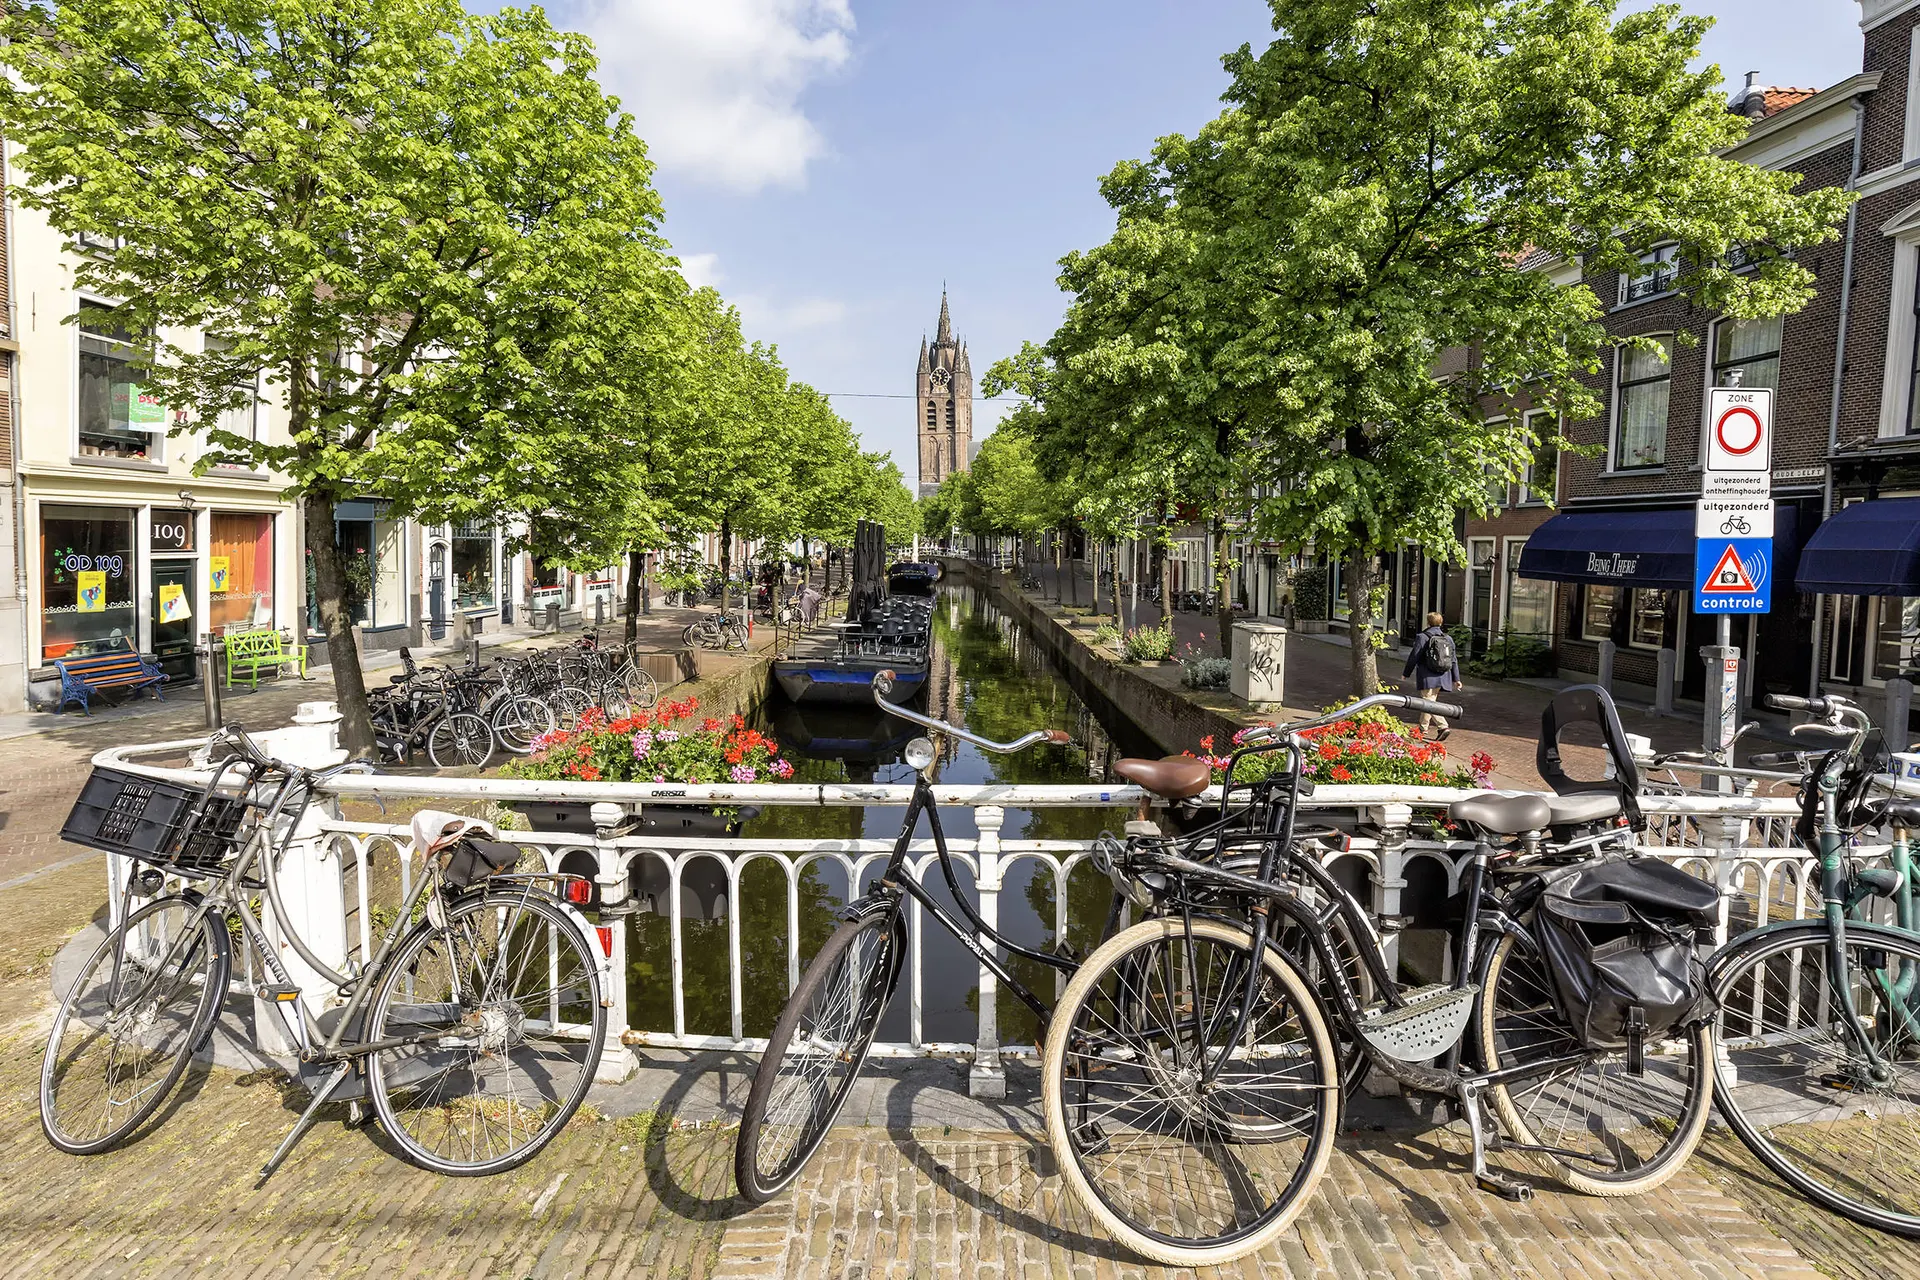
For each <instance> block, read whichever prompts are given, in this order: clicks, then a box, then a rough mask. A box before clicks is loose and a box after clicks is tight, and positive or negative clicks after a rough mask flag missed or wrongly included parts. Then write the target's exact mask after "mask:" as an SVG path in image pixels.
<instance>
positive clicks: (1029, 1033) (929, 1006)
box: [628, 587, 1157, 1043]
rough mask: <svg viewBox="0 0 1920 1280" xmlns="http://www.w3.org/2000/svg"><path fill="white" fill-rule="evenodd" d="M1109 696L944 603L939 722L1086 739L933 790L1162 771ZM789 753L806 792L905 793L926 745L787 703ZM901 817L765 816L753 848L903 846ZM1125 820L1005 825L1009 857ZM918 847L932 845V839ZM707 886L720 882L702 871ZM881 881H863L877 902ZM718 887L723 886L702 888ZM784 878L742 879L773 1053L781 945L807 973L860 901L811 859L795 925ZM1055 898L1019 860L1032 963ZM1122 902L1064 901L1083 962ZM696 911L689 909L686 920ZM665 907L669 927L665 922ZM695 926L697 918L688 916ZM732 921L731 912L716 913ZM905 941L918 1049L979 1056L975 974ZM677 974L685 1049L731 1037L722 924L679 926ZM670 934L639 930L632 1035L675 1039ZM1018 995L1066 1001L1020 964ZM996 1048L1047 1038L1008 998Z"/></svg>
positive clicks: (749, 979) (1095, 892) (1054, 818)
mask: <svg viewBox="0 0 1920 1280" xmlns="http://www.w3.org/2000/svg"><path fill="white" fill-rule="evenodd" d="M1098 699H1099V696H1098V695H1097V694H1095V693H1091V692H1088V693H1086V694H1084V695H1083V694H1082V693H1080V692H1076V690H1075V689H1074V688H1073V687H1072V685H1071V684H1070V682H1069V679H1068V677H1067V675H1066V674H1065V673H1063V672H1061V671H1060V670H1058V669H1057V668H1055V667H1054V666H1053V665H1052V663H1051V662H1049V661H1048V660H1047V658H1046V655H1045V653H1044V651H1043V650H1042V649H1041V648H1040V647H1039V646H1038V645H1036V644H1034V643H1033V642H1032V641H1031V640H1030V639H1029V638H1028V637H1027V636H1026V634H1025V633H1024V632H1022V631H1021V630H1020V629H1019V628H1018V627H1017V626H1015V625H1014V623H1013V621H1012V620H1011V619H1010V618H1008V617H1006V616H1005V615H1003V614H1001V613H1000V612H999V611H998V610H996V609H994V608H993V607H992V606H991V605H990V604H989V603H988V602H987V601H986V600H984V599H982V598H980V597H979V596H977V595H975V594H974V592H973V591H972V590H971V589H969V588H966V587H953V588H948V589H946V590H944V591H943V592H942V593H941V600H940V602H939V605H938V607H936V609H935V610H934V654H933V661H932V669H931V671H930V672H929V677H928V696H927V704H926V707H927V711H928V714H930V715H934V716H937V717H939V718H941V719H944V720H947V721H949V722H951V723H954V724H959V725H963V726H965V727H967V728H969V729H971V730H973V731H974V732H975V733H978V734H980V735H981V736H983V737H987V738H992V739H995V740H998V741H1005V740H1008V739H1011V738H1015V737H1018V736H1020V735H1021V734H1023V733H1025V732H1027V731H1028V730H1029V729H1034V728H1062V729H1066V730H1067V731H1068V732H1069V733H1071V734H1072V735H1073V737H1074V741H1073V743H1072V744H1070V745H1068V746H1050V745H1043V746H1038V747H1034V748H1032V749H1030V750H1028V751H1024V752H1022V753H1020V754H1019V755H1015V756H1000V755H993V754H990V753H985V752H981V751H978V750H976V749H975V748H973V747H970V746H967V745H965V744H964V743H957V742H955V741H953V740H952V739H951V738H944V737H943V738H941V739H940V740H939V747H940V758H939V760H938V762H937V763H936V764H935V765H934V775H935V778H934V780H935V781H936V782H944V783H955V784H970V783H988V782H1005V783H1076V782H1078V783H1084V782H1086V781H1088V780H1090V779H1093V780H1097V779H1100V778H1103V777H1106V776H1107V771H1108V766H1109V765H1110V763H1111V761H1112V760H1113V759H1114V758H1116V757H1117V756H1119V755H1123V754H1157V753H1156V752H1155V751H1154V749H1153V747H1152V744H1151V743H1150V742H1148V741H1147V740H1146V739H1145V738H1144V736H1143V735H1141V734H1140V733H1139V732H1138V730H1136V729H1134V728H1133V726H1132V725H1131V724H1129V723H1127V722H1126V721H1125V720H1124V719H1122V718H1121V717H1119V716H1118V715H1117V714H1115V713H1113V712H1112V710H1111V709H1110V708H1106V707H1102V708H1100V709H1098V710H1096V709H1095V707H1094V706H1093V705H1090V700H1093V701H1097V700H1098ZM756 727H757V728H759V729H761V730H762V732H765V733H767V734H769V735H771V736H772V737H774V738H775V739H776V740H777V741H778V742H779V743H780V744H781V747H782V750H783V752H784V754H785V755H786V756H787V758H788V759H789V760H791V761H792V762H793V764H794V769H795V772H794V780H795V781H797V782H855V783H867V782H901V783H906V782H911V781H912V771H911V770H910V769H908V768H907V766H906V765H905V764H904V763H902V761H901V758H900V753H901V749H902V748H903V747H904V745H905V743H906V741H907V739H908V738H910V737H912V736H913V734H914V732H915V731H914V729H913V728H912V726H909V725H907V724H905V722H903V721H899V720H896V719H894V718H892V717H890V716H886V715H885V714H883V713H881V712H879V711H878V710H877V709H876V710H874V711H873V712H871V713H866V712H861V711H859V710H857V709H852V708H845V707H837V708H820V709H816V708H812V707H806V708H802V707H798V706H795V705H794V704H792V703H789V702H786V701H785V700H784V699H783V698H782V697H781V696H780V694H779V693H778V691H776V692H775V693H774V695H773V703H772V705H770V706H769V707H768V708H766V709H765V710H764V711H763V713H762V715H761V717H760V722H759V723H758V724H757V725H756ZM902 817H903V810H902V809H900V808H898V807H891V806H868V807H866V808H838V809H818V808H777V807H775V808H769V809H767V810H766V811H765V812H764V813H763V814H761V816H759V817H758V818H756V819H754V820H753V822H752V823H751V824H749V826H748V829H747V834H749V835H751V836H759V837H765V838H828V839H835V838H838V839H855V838H861V837H865V838H869V839H882V840H891V839H892V838H893V837H894V836H895V835H897V834H898V832H899V830H900V822H901V819H902ZM941 820H942V823H943V825H944V827H945V830H946V832H947V834H948V835H949V836H950V837H953V838H955V839H965V838H971V837H972V836H974V835H975V834H976V829H975V826H974V823H973V814H972V811H971V810H969V809H964V808H951V809H943V810H942V811H941ZM1124 820H1125V814H1124V812H1123V811H1122V810H1120V809H1113V810H1107V811H1093V810H1086V809H1034V810H1026V809H1008V810H1007V811H1006V818H1005V821H1004V823H1003V824H1002V826H1001V836H1002V838H1003V839H1033V840H1066V839H1084V838H1086V837H1088V836H1092V835H1095V834H1097V833H1098V832H1099V831H1100V830H1101V829H1102V828H1103V827H1105V828H1109V829H1114V830H1117V829H1118V828H1119V825H1120V823H1121V822H1123V821H1124ZM920 835H921V836H922V838H924V837H925V835H926V824H925V823H924V821H923V822H922V824H921V830H920ZM955 862H956V866H955V870H956V873H957V875H958V876H959V877H960V885H961V888H962V890H963V891H964V892H966V893H967V894H968V895H969V897H970V898H971V896H972V893H973V883H972V876H971V873H970V870H969V868H968V867H967V865H966V863H965V862H964V861H963V860H961V859H958V858H956V860H955ZM695 865H696V866H699V867H701V869H703V870H705V869H706V868H707V867H710V866H711V867H713V868H714V869H716V870H717V869H718V868H717V864H714V863H707V862H706V861H705V860H703V862H702V863H700V864H695ZM928 872H929V883H930V884H932V885H933V887H934V890H935V897H936V898H937V899H938V900H939V901H940V902H941V904H942V905H943V906H951V905H952V895H951V893H950V892H949V891H948V889H947V887H946V885H945V884H944V882H943V881H942V880H941V877H940V875H939V872H938V870H937V869H936V868H935V867H932V866H930V867H929V868H928ZM877 874H878V866H875V867H872V868H870V869H869V871H868V872H867V874H866V875H865V876H863V878H862V884H861V886H860V887H861V888H865V887H866V886H867V885H868V884H869V883H871V881H872V879H873V878H874V876H875V875H877ZM708 875H709V877H710V876H711V872H710V871H709V872H708ZM786 883H787V873H786V871H785V869H784V868H783V867H782V866H781V865H780V864H779V863H778V862H776V861H775V860H773V859H769V858H756V859H754V860H752V861H750V862H749V863H748V864H747V865H746V867H745V868H744V870H743V871H742V873H741V912H740V916H741V918H740V922H739V924H740V948H741V993H742V998H743V1007H744V1010H745V1027H744V1029H745V1032H746V1034H747V1035H750V1036H764V1035H766V1034H767V1033H768V1031H769V1030H771V1028H772V1026H773V1020H774V1018H775V1016H776V1015H777V1014H778V1013H779V1010H780V1006H781V1004H782V1003H784V1001H785V998H786V992H787V989H788V985H789V984H788V974H787V939H788V937H789V934H790V932H791V930H792V929H793V928H794V927H795V926H796V924H797V927H798V930H799V936H800V954H801V964H802V965H803V966H804V965H805V963H806V960H807V959H808V958H809V957H810V956H811V955H812V954H813V952H814V951H815V950H816V949H817V948H818V947H819V946H820V944H821V942H822V941H824V940H825V938H826V936H827V934H828V933H830V932H831V931H832V929H833V927H834V925H835V923H836V920H835V913H836V912H837V911H838V910H839V908H840V906H841V905H842V904H843V903H844V902H845V901H846V900H847V898H848V896H849V886H848V884H847V874H846V870H845V868H844V866H843V865H842V864H841V863H840V862H839V861H838V860H836V859H832V858H828V859H816V860H815V861H812V862H810V863H808V864H807V866H806V867H805V868H804V869H803V870H802V871H801V873H800V875H799V879H798V889H799V893H798V911H797V912H796V913H795V915H794V916H793V917H790V916H789V914H788V911H787V899H786ZM1058 894H1059V886H1058V885H1057V884H1056V882H1055V876H1054V874H1053V871H1052V868H1050V867H1048V866H1046V865H1044V864H1040V863H1036V862H1035V861H1033V860H1031V859H1025V858H1023V859H1021V860H1019V861H1017V862H1014V863H1013V864H1011V866H1010V867H1008V868H1007V870H1006V872H1005V875H1004V877H1003V885H1002V890H1001V894H1000V924H1001V928H1002V930H1003V931H1004V932H1005V933H1006V934H1007V935H1008V936H1009V937H1011V938H1013V939H1015V940H1016V941H1019V942H1021V943H1023V944H1025V945H1028V946H1033V947H1036V948H1038V949H1043V950H1044V949H1047V948H1050V947H1052V946H1054V945H1055V944H1056V942H1057V941H1058V939H1057V937H1056V924H1057V921H1058V918H1059V915H1058V902H1059V899H1058ZM1110 894H1111V889H1110V887H1109V886H1108V884H1107V882H1106V881H1105V879H1104V878H1102V877H1101V876H1099V875H1098V874H1097V873H1096V872H1094V871H1093V870H1092V869H1091V868H1089V867H1085V866H1082V867H1080V868H1077V869H1076V871H1075V872H1074V874H1073V875H1072V876H1071V878H1070V879H1069V882H1068V885H1067V894H1066V898H1067V910H1066V941H1067V943H1068V945H1069V946H1071V947H1072V948H1074V949H1075V951H1076V952H1077V953H1078V954H1081V955H1084V954H1086V952H1087V951H1089V950H1091V948H1092V947H1093V945H1094V944H1095V943H1096V942H1097V940H1098V934H1099V930H1100V928H1101V926H1102V925H1103V924H1104V922H1105V920H1106V916H1107V908H1108V904H1109V898H1110ZM685 903H686V899H685V898H684V897H683V904H685ZM666 905H667V904H665V903H662V904H661V907H662V910H663V911H664V909H665V908H666ZM683 909H685V910H687V911H688V912H689V913H691V912H693V911H694V910H696V909H697V908H695V907H694V906H692V905H685V906H684V907H683ZM722 910H724V897H722ZM910 929H911V930H912V931H913V932H915V933H917V935H918V937H919V941H920V950H921V963H922V972H923V974H924V979H923V981H924V988H923V1008H922V1034H923V1035H924V1036H925V1038H926V1039H928V1040H944V1041H971V1040H972V1039H973V1037H974V1031H975V1027H976V1017H975V1010H976V1009H977V1008H978V1002H979V987H978V982H977V979H978V972H979V971H978V966H977V964H976V962H975V961H974V960H973V958H972V957H971V956H970V955H968V954H967V952H966V950H965V949H964V948H963V947H962V946H961V945H960V943H959V942H957V941H955V940H954V939H953V938H951V937H950V936H948V935H947V933H946V932H945V931H944V930H942V929H940V928H939V927H938V926H937V925H932V926H931V927H928V925H927V922H925V921H921V920H915V921H913V922H912V923H911V924H910ZM683 936H684V940H685V944H684V948H683V952H682V957H681V960H682V972H683V976H684V982H685V988H686V1019H687V1025H686V1029H687V1031H688V1032H689V1033H691V1034H696V1035H699V1034H709V1035H726V1034H730V1032H731V1028H730V1026H729V1025H728V1023H729V1018H728V1009H729V1007H730V1005H729V999H728V994H729V993H728V977H727V968H728V966H727V952H728V946H729V935H728V924H727V921H726V920H725V918H724V916H722V918H719V919H712V920H706V919H696V918H694V915H693V914H689V915H688V916H687V919H686V923H685V925H684V934H683ZM669 938H670V934H669V926H668V920H667V919H666V917H665V916H664V915H646V914H643V915H640V916H637V917H635V929H634V938H633V943H634V945H633V948H632V951H631V953H630V954H631V965H630V973H629V982H628V987H629V994H630V999H631V1001H632V1008H633V1022H634V1025H636V1026H642V1027H663V1028H664V1027H670V1026H671V1025H672V1020H671V1019H672V1004H671V994H670V992H671V983H670V979H671V974H672V960H671V954H670V950H669ZM1011 967H1012V969H1013V971H1014V973H1015V974H1016V975H1017V976H1018V977H1019V978H1020V980H1021V981H1022V982H1024V983H1026V984H1027V985H1028V986H1030V987H1032V988H1033V989H1034V990H1035V991H1036V992H1038V993H1039V994H1040V995H1041V996H1042V997H1043V998H1045V999H1049V1000H1050V999H1051V998H1052V996H1053V994H1054V977H1053V973H1052V971H1051V970H1049V969H1047V968H1046V966H1044V965H1041V964H1039V963H1037V962H1034V961H1027V960H1020V959H1018V958H1016V959H1014V960H1013V962H1012V965H1011ZM901 986H902V989H901V991H900V992H899V994H898V995H897V997H896V998H895V1000H894V1002H893V1004H892V1006H891V1007H890V1008H889V1010H888V1013H887V1018H886V1020H885V1021H883V1022H882V1024H881V1029H880V1035H881V1038H883V1039H887V1040H901V1041H904V1040H906V1039H907V1038H908V1006H909V1000H908V994H909V993H908V991H907V990H906V978H905V977H904V976H903V979H902V984H901ZM997 1003H998V1006H999V1015H1000V1029H1001V1039H1002V1040H1003V1041H1004V1042H1007V1043H1017V1042H1019V1041H1023V1040H1031V1039H1032V1038H1033V1037H1034V1035H1035V1034H1036V1033H1037V1030H1038V1028H1037V1026H1036V1020H1035V1018H1034V1017H1033V1015H1032V1013H1031V1012H1030V1011H1029V1010H1028V1009H1027V1008H1026V1006H1024V1005H1022V1004H1021V1003H1020V1002H1019V1000H1018V999H1017V998H1015V997H1014V996H1013V995H1012V994H1011V993H1009V992H1007V991H1004V990H1003V991H1001V992H1000V993H999V999H998V1001H997Z"/></svg>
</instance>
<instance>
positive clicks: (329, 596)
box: [301, 493, 374, 756]
mask: <svg viewBox="0 0 1920 1280" xmlns="http://www.w3.org/2000/svg"><path fill="white" fill-rule="evenodd" d="M301 505H302V508H303V510H304V512H305V519H306V527H307V553H308V554H309V555H311V556H312V557H313V591H314V602H315V604H316V605H318V606H319V612H320V630H321V632H322V633H323V634H325V636H326V637H327V662H328V663H329V665H331V666H332V668H333V696H334V701H335V702H336V703H337V704H338V705H339V707H340V745H341V746H343V747H345V748H346V750H347V754H348V755H350V756H360V755H372V754H373V752H374V741H373V717H372V714H371V713H370V712H369V711H368V710H367V680H366V676H365V675H363V674H362V673H361V670H360V650H359V648H358V647H357V646H355V644H354V643H353V618H352V616H351V615H350V614H349V613H348V611H347V574H346V569H345V566H343V565H342V564H341V562H340V548H339V546H338V545H337V544H336V543H335V542H334V529H333V495H332V494H327V493H309V494H307V495H306V499H305V501H304V502H303V503H302V504H301ZM368 551H369V554H371V551H372V548H369V549H368Z"/></svg>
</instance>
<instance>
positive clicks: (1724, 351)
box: [1713, 316, 1780, 391]
mask: <svg viewBox="0 0 1920 1280" xmlns="http://www.w3.org/2000/svg"><path fill="white" fill-rule="evenodd" d="M1736 375H1738V381H1737V382H1736V381H1735V376H1736ZM1713 385H1714V386H1716V387H1732V386H1739V387H1742V388H1745V389H1746V390H1749V391H1753V390H1760V389H1763V388H1764V389H1765V390H1768V391H1773V390H1777V389H1778V388H1779V386H1780V318H1779V317H1778V316H1775V317H1774V318H1773V319H1771V320H1722V321H1721V322H1720V323H1719V324H1717V325H1715V326H1714V328H1713Z"/></svg>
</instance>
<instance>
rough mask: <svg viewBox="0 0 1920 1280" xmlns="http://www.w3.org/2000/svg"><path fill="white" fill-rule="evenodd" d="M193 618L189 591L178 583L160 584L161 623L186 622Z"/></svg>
mask: <svg viewBox="0 0 1920 1280" xmlns="http://www.w3.org/2000/svg"><path fill="white" fill-rule="evenodd" d="M192 616H193V609H192V607H191V606H190V605H188V604H187V589H186V588H185V587H183V586H181V585H180V584H179V583H177V582H163V583H161V584H160V621H162V622H185V621H186V620H187V619H188V618H191V617H192Z"/></svg>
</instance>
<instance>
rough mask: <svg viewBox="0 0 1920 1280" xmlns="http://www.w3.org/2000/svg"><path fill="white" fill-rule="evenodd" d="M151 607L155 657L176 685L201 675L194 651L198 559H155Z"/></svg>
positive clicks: (161, 668)
mask: <svg viewBox="0 0 1920 1280" xmlns="http://www.w3.org/2000/svg"><path fill="white" fill-rule="evenodd" d="M151 563H152V569H151V571H150V575H149V576H150V578H151V584H150V587H149V590H148V607H149V609H151V611H152V612H151V615H150V616H151V617H152V618H153V656H154V657H156V658H158V659H159V660H160V670H161V671H163V672H165V673H166V676H167V679H168V680H169V681H171V682H173V683H176V684H177V683H179V682H181V681H184V680H192V679H193V678H194V677H195V676H197V675H198V674H199V659H198V658H197V657H196V656H195V654H194V652H193V636H194V623H195V621H196V619H195V618H194V616H193V584H194V570H195V568H196V567H197V566H198V565H199V563H200V562H199V561H198V560H154V561H152V562H151Z"/></svg>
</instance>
